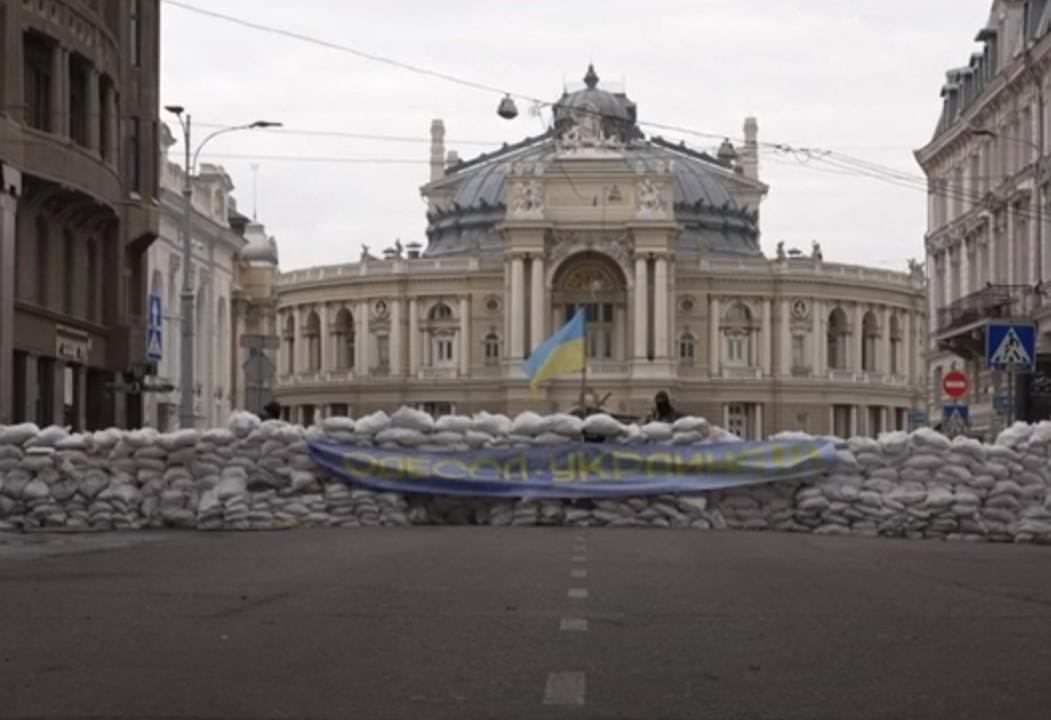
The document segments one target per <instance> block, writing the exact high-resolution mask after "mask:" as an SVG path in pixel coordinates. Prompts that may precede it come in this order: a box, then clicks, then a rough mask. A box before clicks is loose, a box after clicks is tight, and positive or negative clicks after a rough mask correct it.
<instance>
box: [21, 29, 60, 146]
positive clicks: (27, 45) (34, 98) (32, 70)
mask: <svg viewBox="0 0 1051 720" xmlns="http://www.w3.org/2000/svg"><path fill="white" fill-rule="evenodd" d="M54 52H55V49H54V47H53V46H52V45H51V44H50V43H49V42H48V41H47V40H45V39H44V38H42V37H41V36H39V35H36V34H34V33H26V34H25V35H23V36H22V53H23V55H22V63H23V76H22V78H23V85H22V98H23V102H24V103H25V106H26V107H25V112H26V124H27V125H29V127H33V128H36V129H37V130H44V131H47V132H50V131H51V129H52V128H51V83H52V82H53V78H52V77H51V58H52V55H53V53H54Z"/></svg>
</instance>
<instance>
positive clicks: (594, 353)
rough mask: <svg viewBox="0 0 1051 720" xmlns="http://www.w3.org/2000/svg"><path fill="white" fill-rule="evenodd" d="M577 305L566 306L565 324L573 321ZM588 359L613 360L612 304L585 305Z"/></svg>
mask: <svg viewBox="0 0 1051 720" xmlns="http://www.w3.org/2000/svg"><path fill="white" fill-rule="evenodd" d="M579 307H581V306H579V305H567V306H566V322H569V321H570V320H572V319H573V316H574V315H576V312H577V309H578V308H579ZM583 307H584V315H585V318H586V320H587V322H586V324H585V328H586V331H587V344H588V357H589V358H591V359H592V360H610V359H612V358H613V327H614V325H613V303H586V304H584V305H583Z"/></svg>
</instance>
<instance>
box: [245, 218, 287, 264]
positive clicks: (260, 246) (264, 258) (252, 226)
mask: <svg viewBox="0 0 1051 720" xmlns="http://www.w3.org/2000/svg"><path fill="white" fill-rule="evenodd" d="M244 238H245V246H244V248H243V249H242V250H241V259H242V260H245V261H247V262H250V263H267V264H269V265H277V264H278V263H277V260H278V256H277V240H275V239H274V238H273V236H270V235H267V234H266V229H265V228H264V227H263V224H262V223H257V222H254V221H253V222H250V223H248V224H247V225H245V234H244Z"/></svg>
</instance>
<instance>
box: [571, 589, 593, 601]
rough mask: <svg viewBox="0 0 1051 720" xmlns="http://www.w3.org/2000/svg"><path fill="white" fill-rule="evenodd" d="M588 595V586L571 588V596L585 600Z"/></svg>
mask: <svg viewBox="0 0 1051 720" xmlns="http://www.w3.org/2000/svg"><path fill="white" fill-rule="evenodd" d="M587 596H588V589H587V588H569V597H571V598H573V599H574V600H583V599H585V598H586V597H587Z"/></svg>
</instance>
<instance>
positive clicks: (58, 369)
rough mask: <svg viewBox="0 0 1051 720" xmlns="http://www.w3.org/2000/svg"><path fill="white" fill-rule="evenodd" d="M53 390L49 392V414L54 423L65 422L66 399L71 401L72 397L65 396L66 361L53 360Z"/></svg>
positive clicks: (60, 423)
mask: <svg viewBox="0 0 1051 720" xmlns="http://www.w3.org/2000/svg"><path fill="white" fill-rule="evenodd" d="M52 373H53V375H54V380H53V382H54V386H53V387H54V392H53V393H52V394H51V399H52V406H51V407H52V409H51V416H52V418H54V423H55V424H56V425H65V424H66V401H67V400H68V401H69V402H70V403H72V402H73V398H67V397H66V362H65V360H55V365H54V369H53V370H52Z"/></svg>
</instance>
